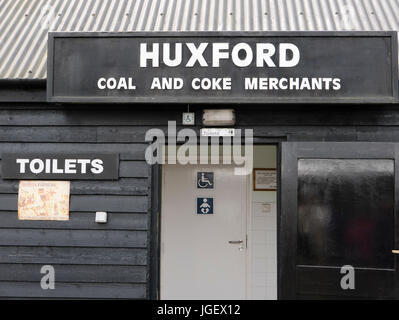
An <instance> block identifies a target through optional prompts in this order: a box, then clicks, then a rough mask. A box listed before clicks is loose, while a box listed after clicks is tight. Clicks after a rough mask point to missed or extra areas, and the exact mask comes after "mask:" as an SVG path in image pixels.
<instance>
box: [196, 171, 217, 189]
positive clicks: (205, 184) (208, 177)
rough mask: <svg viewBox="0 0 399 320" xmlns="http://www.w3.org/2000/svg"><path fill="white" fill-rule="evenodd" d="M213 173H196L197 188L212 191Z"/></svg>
mask: <svg viewBox="0 0 399 320" xmlns="http://www.w3.org/2000/svg"><path fill="white" fill-rule="evenodd" d="M213 187H214V181H213V172H197V188H198V189H213Z"/></svg>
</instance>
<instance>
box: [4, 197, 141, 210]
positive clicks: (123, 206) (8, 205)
mask: <svg viewBox="0 0 399 320" xmlns="http://www.w3.org/2000/svg"><path fill="white" fill-rule="evenodd" d="M69 206H70V209H69V210H70V211H83V212H87V211H92V212H93V211H107V212H147V210H148V200H147V197H146V196H120V195H72V196H71V198H70V205H69ZM0 209H1V210H3V211H13V210H18V195H17V194H0Z"/></svg>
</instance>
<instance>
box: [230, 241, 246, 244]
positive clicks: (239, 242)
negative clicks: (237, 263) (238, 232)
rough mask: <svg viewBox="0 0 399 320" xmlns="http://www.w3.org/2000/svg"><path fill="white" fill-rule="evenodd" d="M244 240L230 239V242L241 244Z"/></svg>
mask: <svg viewBox="0 0 399 320" xmlns="http://www.w3.org/2000/svg"><path fill="white" fill-rule="evenodd" d="M243 242H244V241H242V240H230V241H229V243H230V244H241V243H243Z"/></svg>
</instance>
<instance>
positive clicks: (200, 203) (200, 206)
mask: <svg viewBox="0 0 399 320" xmlns="http://www.w3.org/2000/svg"><path fill="white" fill-rule="evenodd" d="M197 214H213V198H197Z"/></svg>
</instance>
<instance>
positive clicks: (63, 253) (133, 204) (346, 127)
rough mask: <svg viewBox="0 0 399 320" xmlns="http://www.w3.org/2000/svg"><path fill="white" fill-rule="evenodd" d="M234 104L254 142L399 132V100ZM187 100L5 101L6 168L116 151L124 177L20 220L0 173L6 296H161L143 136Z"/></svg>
mask: <svg viewBox="0 0 399 320" xmlns="http://www.w3.org/2000/svg"><path fill="white" fill-rule="evenodd" d="M205 107H206V108H209V107H212V106H190V110H192V111H194V112H196V121H197V124H199V125H197V126H195V127H193V128H194V129H195V130H197V131H198V130H199V128H200V119H201V110H202V109H203V108H205ZM214 107H219V108H223V107H231V106H214ZM235 108H236V114H237V128H242V129H245V128H253V129H254V136H255V141H257V140H256V139H258V138H259V139H261V140H262V141H263V142H264V141H270V142H276V141H286V140H288V141H399V108H398V106H392V105H390V106H381V105H380V106H373V105H353V106H342V105H341V106H333V105H320V106H305V105H304V106H301V105H296V106H292V105H291V106H278V107H276V106H267V105H265V106H240V105H237V106H236V107H235ZM186 109H187V107H186V106H173V105H146V106H134V105H130V106H115V105H110V106H97V105H90V106H85V105H52V104H45V103H42V104H41V103H1V104H0V169H1V154H2V153H4V152H43V153H44V152H47V153H48V152H64V153H65V152H76V153H77V152H115V153H118V154H120V169H119V170H120V171H119V176H120V178H119V180H118V181H73V182H72V183H71V212H70V221H65V222H57V221H43V222H38V221H18V220H17V211H16V210H17V193H18V183H17V181H14V180H10V181H5V180H2V179H1V177H0V271H1V272H0V298H2V297H14V298H15V297H28V298H43V297H45V298H135V299H145V298H156V297H157V286H158V277H159V269H158V268H159V260H158V255H159V247H158V236H159V235H158V234H157V231H158V222H159V221H158V219H159V208H160V204H159V201H160V200H159V199H160V197H159V192H160V186H159V185H158V184H159V175H160V167H155V168H151V167H149V166H148V165H147V164H146V163H145V161H144V151H145V148H146V146H147V142H145V141H144V137H145V133H146V131H147V130H148V129H150V128H153V127H157V128H163V129H165V130H166V128H167V122H168V120H172V121H177V124H178V126H180V125H181V113H182V112H183V111H186ZM268 139H270V140H268ZM0 172H1V170H0ZM0 175H1V174H0ZM97 210H101V211H103V210H104V211H108V212H109V222H108V224H105V225H100V224H96V223H95V222H94V215H95V211H97ZM282 249H284V248H280V250H282ZM45 264H50V265H53V266H54V267H55V270H56V290H42V289H41V288H40V278H41V275H40V266H42V265H45ZM57 271H58V273H57Z"/></svg>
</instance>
